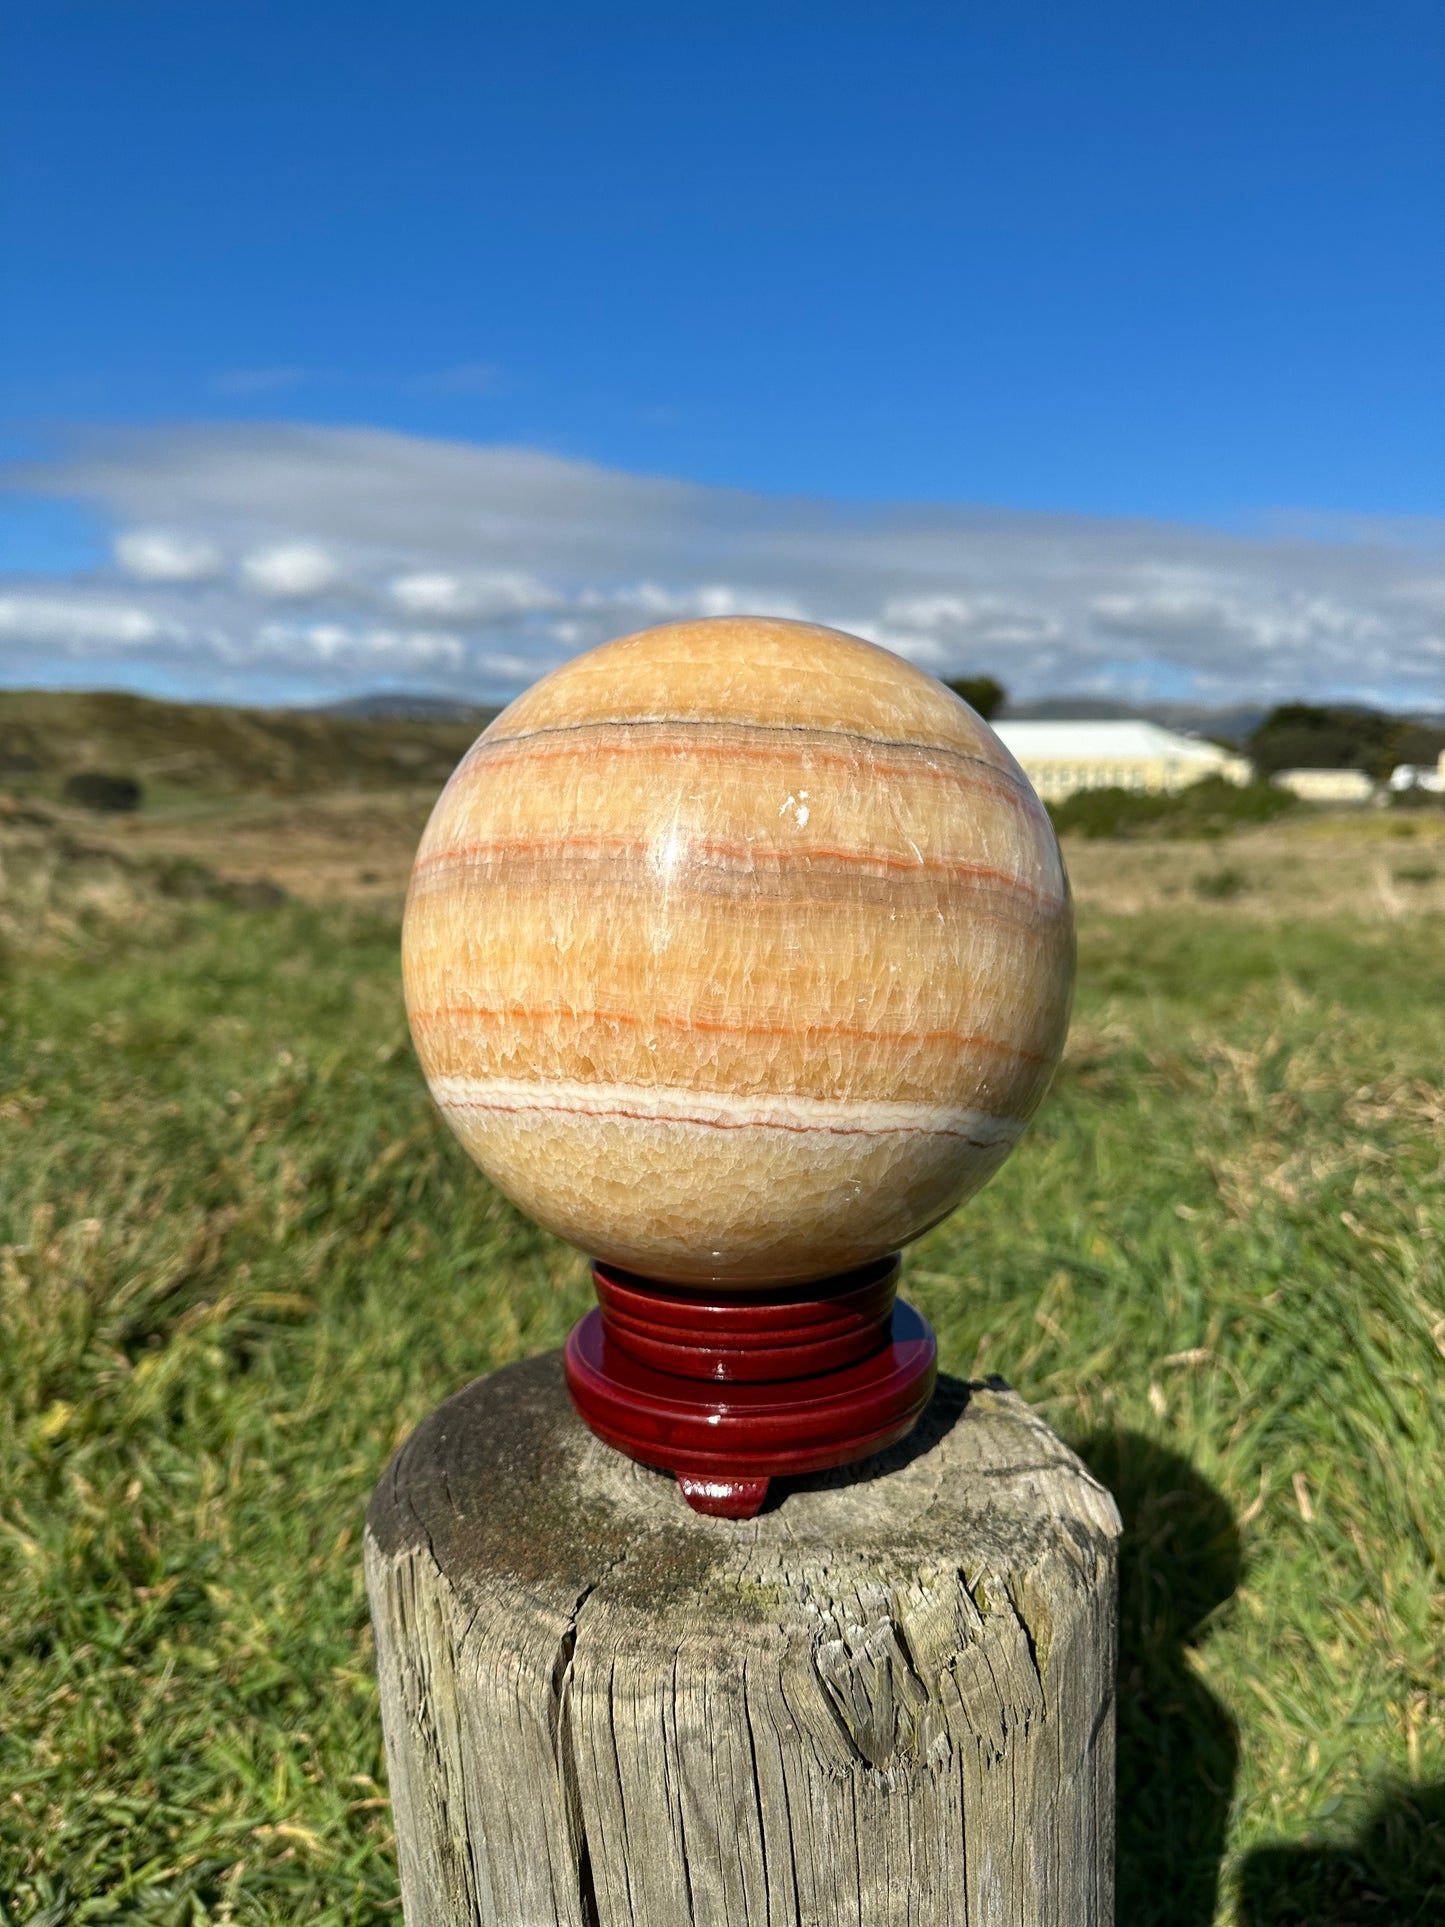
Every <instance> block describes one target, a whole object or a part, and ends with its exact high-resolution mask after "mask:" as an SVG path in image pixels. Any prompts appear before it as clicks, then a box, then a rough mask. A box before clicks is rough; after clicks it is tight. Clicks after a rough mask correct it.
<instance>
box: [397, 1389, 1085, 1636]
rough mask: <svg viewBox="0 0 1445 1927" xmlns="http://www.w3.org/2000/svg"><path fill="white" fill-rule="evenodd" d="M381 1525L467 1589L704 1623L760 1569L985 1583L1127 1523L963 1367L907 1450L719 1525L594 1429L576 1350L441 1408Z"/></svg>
mask: <svg viewBox="0 0 1445 1927" xmlns="http://www.w3.org/2000/svg"><path fill="white" fill-rule="evenodd" d="M367 1525H368V1531H369V1535H370V1537H371V1539H372V1541H373V1543H374V1546H375V1549H376V1551H377V1552H379V1553H381V1554H382V1555H383V1556H392V1555H396V1554H399V1553H405V1552H411V1551H415V1550H418V1549H420V1548H421V1547H423V1546H424V1547H426V1548H427V1549H428V1551H429V1552H430V1555H431V1557H432V1559H433V1560H434V1561H435V1563H436V1566H437V1568H438V1569H439V1571H440V1572H441V1574H442V1575H444V1577H445V1578H446V1580H447V1581H448V1582H449V1584H450V1585H451V1586H452V1587H453V1588H455V1590H456V1592H457V1593H458V1595H459V1597H460V1599H461V1600H463V1601H464V1600H465V1599H466V1597H467V1595H468V1594H470V1593H472V1592H473V1591H478V1592H485V1593H487V1594H488V1595H491V1596H495V1592H496V1589H497V1588H498V1586H500V1587H502V1588H503V1589H504V1590H508V1591H511V1590H513V1589H515V1591H516V1592H517V1594H518V1595H522V1596H526V1597H527V1598H528V1599H530V1601H531V1603H532V1605H533V1606H534V1607H535V1608H540V1609H541V1610H542V1611H543V1612H544V1613H545V1612H546V1610H547V1608H548V1607H549V1606H555V1607H556V1608H557V1609H559V1610H561V1611H563V1612H565V1613H566V1614H567V1615H568V1616H571V1615H572V1614H573V1613H574V1612H575V1609H576V1604H577V1601H578V1599H579V1597H580V1596H581V1595H583V1594H587V1595H589V1596H590V1595H591V1594H593V1593H594V1592H598V1591H601V1592H604V1593H605V1594H606V1595H607V1599H608V1603H609V1605H610V1606H612V1607H613V1608H616V1609H620V1610H622V1611H624V1612H631V1613H637V1614H641V1615H642V1616H643V1617H652V1616H654V1615H655V1614H656V1613H658V1612H660V1611H663V1610H666V1609H668V1608H669V1606H670V1608H671V1609H672V1610H676V1609H678V1608H679V1607H680V1608H682V1610H683V1612H684V1614H685V1616H689V1617H691V1616H692V1614H693V1613H695V1612H696V1610H697V1608H698V1606H699V1605H700V1603H701V1599H700V1595H704V1594H705V1595H707V1596H708V1598H709V1601H710V1604H711V1608H712V1610H713V1611H714V1612H716V1613H719V1614H720V1615H721V1617H722V1618H723V1619H725V1620H736V1618H737V1616H738V1613H739V1611H740V1610H741V1609H743V1607H744V1604H745V1600H746V1595H747V1593H748V1592H749V1590H750V1588H748V1587H746V1586H744V1587H743V1588H742V1589H741V1590H740V1589H739V1587H738V1585H737V1582H738V1581H739V1580H747V1579H752V1580H753V1581H754V1583H755V1584H756V1583H766V1581H767V1580H772V1581H774V1582H778V1583H781V1584H783V1585H784V1586H787V1585H788V1584H789V1579H790V1576H792V1575H798V1576H801V1575H802V1574H803V1573H813V1574H817V1573H819V1572H820V1571H829V1572H831V1573H832V1575H833V1577H834V1579H835V1580H837V1579H840V1578H842V1577H843V1573H842V1570H841V1569H842V1568H846V1567H852V1568H854V1569H856V1571H857V1573H858V1574H859V1576H862V1575H863V1574H865V1573H866V1574H867V1575H869V1576H870V1577H871V1578H872V1579H874V1580H877V1579H879V1578H886V1577H890V1576H896V1577H897V1578H899V1579H905V1578H906V1577H907V1576H908V1575H909V1574H911V1573H916V1572H917V1571H918V1570H919V1568H920V1567H924V1568H926V1567H929V1566H931V1565H933V1564H934V1563H936V1562H937V1561H938V1560H939V1559H940V1558H943V1559H948V1560H953V1561H955V1562H956V1563H957V1564H958V1566H959V1567H960V1569H961V1570H962V1571H963V1572H964V1573H965V1574H967V1575H968V1579H969V1583H972V1578H973V1576H974V1575H975V1574H977V1575H982V1574H985V1573H992V1574H994V1575H996V1576H997V1577H999V1578H1002V1579H1007V1578H1009V1577H1010V1576H1011V1575H1018V1574H1024V1573H1027V1572H1028V1571H1030V1570H1031V1569H1034V1568H1037V1567H1039V1566H1040V1565H1044V1564H1049V1563H1051V1562H1052V1561H1053V1560H1054V1559H1055V1558H1058V1557H1060V1556H1062V1557H1063V1558H1064V1559H1065V1561H1066V1563H1074V1562H1077V1563H1078V1565H1079V1567H1080V1568H1081V1576H1082V1572H1083V1569H1087V1568H1091V1567H1092V1566H1093V1564H1094V1562H1095V1560H1096V1559H1097V1558H1099V1557H1100V1556H1103V1557H1106V1558H1107V1557H1109V1556H1110V1555H1111V1554H1112V1549H1113V1545H1114V1542H1115V1540H1116V1539H1117V1537H1118V1533H1119V1530H1120V1527H1119V1518H1118V1513H1117V1511H1116V1509H1115V1506H1114V1502H1113V1500H1112V1498H1111V1497H1110V1495H1109V1494H1108V1492H1107V1491H1105V1489H1104V1488H1103V1487H1102V1486H1101V1485H1099V1483H1098V1482H1097V1481H1096V1480H1095V1479H1094V1478H1093V1476H1092V1475H1091V1474H1090V1473H1089V1472H1088V1471H1087V1470H1086V1469H1085V1467H1084V1466H1083V1465H1082V1463H1081V1462H1080V1460H1079V1459H1078V1458H1076V1457H1075V1455H1074V1454H1073V1453H1072V1452H1070V1451H1069V1450H1068V1448H1067V1447H1066V1446H1065V1445H1063V1443H1062V1442H1061V1441H1060V1440H1059V1439H1058V1438H1057V1437H1056V1436H1055V1435H1054V1433H1053V1432H1052V1431H1051V1430H1050V1429H1049V1427H1048V1426H1047V1425H1046V1424H1045V1423H1044V1421H1043V1420H1042V1419H1041V1418H1039V1417H1038V1416H1037V1415H1036V1414H1035V1413H1034V1412H1032V1411H1031V1410H1030V1408H1029V1407H1028V1406H1027V1405H1026V1404H1025V1402H1024V1401H1023V1400H1022V1399H1021V1398H1020V1397H1019V1396H1018V1394H1017V1393H1015V1392H1013V1391H1012V1390H1010V1389H1008V1388H1007V1387H1006V1386H1005V1385H1003V1383H1002V1381H1000V1380H992V1381H989V1382H986V1383H966V1382H965V1381H963V1380H961V1379H957V1378H952V1377H948V1376H945V1377H943V1378H941V1379H940V1381H939V1388H938V1393H937V1396H936V1397H935V1399H934V1401H933V1403H932V1405H931V1406H930V1407H929V1409H928V1411H927V1412H926V1413H925V1415H924V1417H923V1419H922V1421H921V1422H920V1424H919V1426H918V1427H917V1429H916V1430H915V1431H914V1432H913V1434H912V1435H911V1436H910V1437H909V1438H907V1439H905V1440H904V1441H903V1442H902V1443H901V1444H899V1445H896V1446H894V1447H892V1448H890V1450H889V1451H887V1452H885V1453H882V1454H880V1455H879V1456H878V1457H877V1458H874V1459H871V1460H866V1461H864V1462H863V1463H862V1464H860V1465H855V1466H850V1467H846V1468H843V1469H841V1470H839V1471H837V1472H830V1473H821V1474H817V1475H814V1476H811V1477H807V1478H799V1479H795V1480H780V1481H779V1482H778V1491H777V1496H776V1497H775V1498H774V1500H773V1502H772V1503H771V1504H770V1505H769V1507H768V1509H767V1510H765V1511H764V1512H763V1513H762V1514H760V1515H759V1516H758V1517H757V1518H755V1519H750V1520H745V1521H733V1520H725V1519H713V1518H706V1517H703V1516H701V1515H699V1514H697V1513H695V1512H693V1511H692V1510H691V1509H690V1508H689V1507H688V1506H687V1505H686V1504H685V1502H684V1501H683V1498H682V1495H681V1494H680V1492H679V1491H678V1489H677V1485H676V1482H675V1481H674V1480H673V1478H672V1477H671V1476H670V1475H668V1474H664V1473H658V1472H654V1471H651V1470H649V1469H648V1468H646V1467H643V1466H640V1465H636V1464H634V1463H632V1462H631V1461H630V1460H628V1459H625V1458H623V1457H622V1456H621V1455H620V1454H618V1453H616V1452H614V1451H612V1450H611V1449H610V1448H608V1447H607V1446H604V1445H602V1444H601V1443H600V1442H599V1441H598V1440H596V1439H594V1438H593V1437H592V1435H591V1434H590V1433H589V1432H588V1431H587V1430H586V1428H585V1427H584V1426H583V1424H582V1423H581V1421H580V1420H579V1419H578V1417H577V1415H576V1413H575V1412H574V1411H573V1409H572V1405H571V1401H570V1400H569V1398H568V1396H567V1391H566V1386H565V1384H564V1381H563V1375H562V1355H561V1353H560V1352H548V1353H544V1354H542V1355H541V1356H539V1357H536V1358H532V1359H528V1360H526V1361H524V1362H522V1363H519V1364H515V1365H509V1366H505V1367H503V1368H502V1369H501V1370H500V1371H497V1372H494V1373H492V1374H490V1375H489V1376H488V1377H486V1378H481V1379H477V1380H476V1381H475V1382H474V1383H472V1384H471V1385H468V1386H467V1387H465V1389H464V1390H462V1391H460V1392H458V1393H457V1394H456V1395H455V1396H454V1397H452V1398H450V1399H448V1400H446V1402H445V1403H444V1404H442V1405H441V1406H439V1407H438V1408H437V1409H436V1410H435V1411H434V1412H433V1413H432V1414H431V1415H430V1416H429V1417H428V1418H426V1419H425V1420H423V1422H422V1423H421V1425H420V1426H418V1427H417V1429H416V1431H415V1432H414V1433H413V1434H412V1435H411V1437H410V1438H409V1439H408V1440H407V1441H406V1442H405V1443H404V1444H403V1445H402V1446H401V1447H400V1449H399V1450H398V1451H397V1453H396V1455H395V1456H394V1457H393V1459H392V1461H391V1463H390V1464H389V1465H388V1467H387V1469H386V1472H385V1473H384V1475H383V1477H382V1479H381V1481H380V1482H379V1484H378V1486H377V1488H376V1491H375V1493H374V1495H373V1497H372V1501H371V1507H370V1511H369V1514H368V1519H367ZM729 1582H730V1583H729ZM518 1603H519V1604H520V1603H521V1601H520V1598H519V1602H518ZM599 1603H600V1601H599ZM751 1604H752V1606H753V1607H761V1606H762V1605H763V1601H761V1600H760V1599H756V1598H755V1599H753V1600H752V1602H751ZM689 1608H690V1609H691V1610H689ZM745 1616H748V1615H746V1614H745ZM764 1616H765V1617H771V1616H772V1615H771V1614H769V1613H765V1614H764Z"/></svg>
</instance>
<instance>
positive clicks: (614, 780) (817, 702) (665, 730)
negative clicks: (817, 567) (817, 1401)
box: [403, 617, 1074, 1293]
mask: <svg viewBox="0 0 1445 1927" xmlns="http://www.w3.org/2000/svg"><path fill="white" fill-rule="evenodd" d="M1073 957H1074V939H1073V915H1072V909H1071V904H1070V897H1069V888H1068V882H1067V879H1066V877H1065V874H1064V868H1063V862H1062V859H1061V858H1060V855H1059V848H1058V844H1057V842H1056V841H1055V839H1054V834H1053V830H1052V828H1051V826H1050V824H1049V820H1048V817H1047V815H1046V814H1045V812H1044V809H1043V807H1042V805H1041V804H1040V802H1039V800H1038V798H1037V797H1036V796H1035V795H1034V792H1033V790H1032V789H1031V788H1030V787H1029V784H1028V782H1027V780H1026V779H1025V777H1024V775H1023V773H1022V771H1021V770H1020V769H1019V767H1018V765H1017V764H1016V763H1015V762H1014V760H1013V758H1012V757H1011V756H1010V755H1009V753H1008V751H1007V750H1006V749H1005V748H1004V747H1003V745H1002V743H1000V742H999V740H998V738H997V737H996V736H995V735H994V734H993V732H992V730H990V729H989V727H988V725H987V724H986V723H984V722H983V721H982V720H981V719H980V718H979V717H978V716H977V715H976V714H975V713H974V711H973V710H972V709H970V708H969V707H968V705H967V704H966V703H964V702H961V701H960V700H959V698H958V697H957V696H955V695H953V694H952V693H951V691H949V690H947V689H945V688H944V687H943V686H942V684H941V683H938V682H936V681H935V680H934V679H933V677H931V676H929V675H925V674H924V673H923V672H922V671H921V670H919V669H916V668H914V667H913V666H912V664H910V663H908V662H905V661H903V660H902V659H901V658H900V657H898V656H895V655H893V654H891V653H890V652H889V651H888V650H886V649H880V648H877V647H875V646H874V645H873V644H872V643H868V642H863V641H860V640H859V639H858V638H857V637H856V636H848V635H843V634H841V633H840V632H839V631H837V630H834V629H823V628H817V627H814V626H813V625H811V624H808V623H801V622H782V621H774V620H771V619H767V620H764V619H761V618H752V617H733V618H727V619H721V620H715V621H703V622H683V623H674V624H670V625H669V626H667V627H665V628H660V629H649V630H647V631H645V632H644V633H643V634H641V635H636V636H626V637H624V638H623V639H622V640H620V641H617V642H610V643H608V644H606V645H605V646H604V647H602V648H600V649H594V650H592V651H591V652H590V653H589V654H587V655H584V656H580V657H578V658H577V659H576V660H575V661H572V662H569V663H567V664H565V665H564V666H563V667H562V668H560V669H557V670H555V671H553V672H552V674H550V675H548V676H546V677H544V678H543V679H542V681H540V682H538V683H536V684H535V685H534V686H533V687H532V688H531V689H529V690H528V691H527V692H526V693H525V695H522V696H520V697H518V699H517V701H516V702H514V703H512V704H511V706H510V707H509V708H507V709H505V710H503V712H502V714H501V715H500V716H498V717H497V719H496V721H495V722H493V723H492V724H491V725H490V726H489V727H488V728H487V729H486V730H485V731H484V732H483V733H482V735H481V736H480V737H479V738H478V740H477V742H476V743H475V744H474V745H473V747H472V748H471V749H470V750H469V751H468V753H467V755H466V756H465V757H464V758H463V759H462V762H461V764H460V765H459V766H458V768H457V770H456V773H455V774H454V775H453V776H452V778H451V781H450V782H449V783H448V784H447V787H446V789H445V791H444V792H443V794H442V796H441V799H440V801H439V802H438V803H437V806H436V809H435V811H434V812H433V815H432V818H431V822H430V823H429V824H428V826H427V830H426V834H425V835H424V836H423V838H422V842H421V848H420V850H419V852H418V854H417V859H416V867H415V870H414V872H413V875H412V881H411V889H410V893H409V895H408V899H407V909H406V925H405V932H404V938H403V960H404V972H405V984H406V1001H407V1010H408V1013H409V1015H410V1019H411V1028H412V1035H413V1037H414V1039H415V1041H416V1048H417V1051H418V1054H419V1055H420V1058H421V1062H422V1067H423V1069H424V1070H425V1072H426V1076H427V1081H428V1083H429V1084H430V1086H431V1091H432V1095H433V1097H434V1098H435V1099H436V1102H437V1104H438V1105H439V1106H440V1108H441V1110H442V1113H443V1115H444V1116H445V1117H446V1119H447V1121H448V1123H449V1124H450V1125H451V1127H452V1129H453V1130H454V1131H455V1132H456V1134H457V1136H458V1137H459V1138H460V1139H461V1141H462V1143H463V1144H464V1145H465V1146H466V1149H467V1150H468V1151H469V1152H470V1153H471V1155H472V1157H473V1158H474V1159H475V1160H476V1162H477V1163H478V1164H479V1165H480V1166H481V1167H482V1169H483V1170H484V1171H485V1172H486V1173H487V1175H488V1176H489V1177H490V1178H492V1179H493V1181H494V1182H495V1183H496V1184H497V1185H499V1186H500V1187H501V1189H502V1190H503V1191H504V1192H505V1193H506V1194H507V1196H508V1197H509V1198H511V1199H512V1200H513V1201H514V1203H516V1204H518V1205H520V1207H521V1208H522V1209H523V1210H524V1211H526V1212H528V1213H530V1215H531V1216H532V1217H533V1218H535V1219H536V1220H537V1221H538V1222H539V1223H540V1224H543V1225H545V1226H546V1227H547V1228H548V1229H549V1230H551V1231H555V1232H557V1233H559V1234H560V1235H561V1236H562V1237H563V1238H567V1239H570V1240H571V1242H572V1243H573V1244H575V1245H579V1246H580V1247H581V1248H582V1249H583V1250H584V1251H586V1252H588V1253H589V1254H590V1255H591V1256H593V1257H597V1258H603V1259H606V1260H608V1261H610V1262H611V1263H613V1264H618V1265H622V1266H625V1267H627V1268H628V1269H629V1270H632V1271H636V1272H641V1273H642V1274H644V1275H645V1276H647V1277H650V1278H654V1279H657V1280H659V1281H661V1282H667V1283H674V1284H681V1285H690V1286H703V1285H715V1286H720V1287H722V1288H723V1289H725V1290H727V1291H730V1292H738V1293H746V1292H748V1291H749V1290H758V1289H763V1288H765V1287H768V1286H773V1285H782V1284H794V1283H798V1284H801V1283H804V1282H806V1281H809V1280H814V1279H818V1278H823V1277H826V1276H828V1275H829V1274H831V1273H834V1272H838V1271H842V1270H846V1269H848V1268H849V1267H851V1266H854V1265H859V1264H863V1263H865V1262H867V1261H868V1260H870V1259H873V1258H877V1257H880V1256H882V1255H883V1254H885V1253H887V1252H891V1251H894V1250H896V1249H897V1248H898V1247H899V1246H900V1245H903V1244H906V1243H907V1242H908V1241H909V1239H911V1238H916V1237H918V1236H919V1234H920V1233H921V1232H923V1231H926V1230H927V1229H928V1228H929V1227H930V1226H931V1225H934V1224H937V1223H938V1221H939V1220H940V1219H941V1218H943V1217H946V1216H947V1214H948V1213H949V1212H950V1211H952V1210H953V1208H954V1207H955V1205H957V1204H960V1203H961V1202H962V1201H963V1200H964V1199H965V1198H967V1197H969V1196H970V1195H971V1194H972V1193H973V1192H975V1191H977V1190H978V1189H979V1187H980V1186H981V1185H983V1184H985V1183H986V1182H987V1180H988V1179H989V1178H990V1177H991V1176H992V1175H993V1173H994V1172H995V1171H996V1170H997V1169H998V1168H999V1166H1000V1165H1001V1164H1002V1163H1003V1161H1004V1159H1005V1158H1006V1157H1007V1156H1008V1154H1009V1151H1010V1150H1011V1149H1012V1147H1013V1145H1014V1143H1015V1141H1016V1140H1017V1138H1018V1136H1019V1134H1020V1132H1021V1131H1022V1130H1023V1128H1024V1125H1025V1123H1026V1121H1027V1119H1028V1118H1029V1116H1030V1114H1031V1113H1032V1112H1033V1110H1034V1108H1035V1107H1036V1105H1037V1104H1038V1102H1039V1099H1040V1098H1041V1097H1042V1096H1043V1094H1044V1091H1045V1089H1046V1088H1047V1085H1048V1082H1049V1079H1050V1077H1051V1076H1052V1074H1053V1070H1054V1067H1055V1065H1056V1063H1057V1061H1058V1057H1059V1053H1060V1051H1061V1049H1062V1047H1063V1042H1064V1033H1065V1030H1066V1028H1067V1024H1068V1014H1069V1002H1070V995H1071V988H1072V982H1073Z"/></svg>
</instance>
